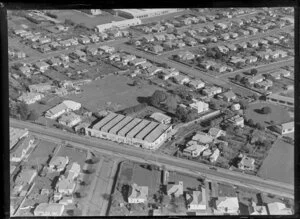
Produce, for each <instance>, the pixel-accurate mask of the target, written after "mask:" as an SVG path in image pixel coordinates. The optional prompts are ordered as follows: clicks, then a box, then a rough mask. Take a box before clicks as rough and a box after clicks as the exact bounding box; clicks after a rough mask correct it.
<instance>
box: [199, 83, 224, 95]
mask: <svg viewBox="0 0 300 219" xmlns="http://www.w3.org/2000/svg"><path fill="white" fill-rule="evenodd" d="M202 93H203V94H204V95H206V96H208V97H212V96H214V95H216V94H220V93H222V88H221V87H216V86H211V87H205V88H204V89H203V90H202Z"/></svg>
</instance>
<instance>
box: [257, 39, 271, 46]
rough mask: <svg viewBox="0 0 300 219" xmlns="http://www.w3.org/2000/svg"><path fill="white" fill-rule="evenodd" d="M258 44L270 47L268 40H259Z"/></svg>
mask: <svg viewBox="0 0 300 219" xmlns="http://www.w3.org/2000/svg"><path fill="white" fill-rule="evenodd" d="M258 44H259V45H260V46H263V45H264V46H268V45H269V42H268V40H265V39H259V40H258Z"/></svg>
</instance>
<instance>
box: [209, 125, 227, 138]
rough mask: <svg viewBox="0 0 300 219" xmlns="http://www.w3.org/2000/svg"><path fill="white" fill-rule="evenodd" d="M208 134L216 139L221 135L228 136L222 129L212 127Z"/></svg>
mask: <svg viewBox="0 0 300 219" xmlns="http://www.w3.org/2000/svg"><path fill="white" fill-rule="evenodd" d="M208 134H209V135H210V136H211V137H213V138H214V139H216V138H218V137H220V136H226V132H225V131H224V130H222V129H219V128H216V127H212V128H210V129H209V131H208Z"/></svg>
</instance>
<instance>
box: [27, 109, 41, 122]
mask: <svg viewBox="0 0 300 219" xmlns="http://www.w3.org/2000/svg"><path fill="white" fill-rule="evenodd" d="M38 118H39V114H38V113H37V112H36V110H31V111H30V114H29V116H28V118H27V119H28V120H30V121H35V120H37V119H38Z"/></svg>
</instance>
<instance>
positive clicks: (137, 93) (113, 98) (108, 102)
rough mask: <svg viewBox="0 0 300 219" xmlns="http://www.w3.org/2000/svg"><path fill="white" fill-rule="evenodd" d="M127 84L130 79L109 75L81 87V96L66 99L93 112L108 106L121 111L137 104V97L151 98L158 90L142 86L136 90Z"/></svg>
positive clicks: (155, 87) (152, 86) (72, 95)
mask: <svg viewBox="0 0 300 219" xmlns="http://www.w3.org/2000/svg"><path fill="white" fill-rule="evenodd" d="M127 83H131V79H129V78H126V77H124V76H117V75H110V76H107V77H105V78H103V79H100V80H95V81H93V82H91V83H90V84H87V85H84V86H82V89H83V92H82V93H81V94H78V95H75V94H71V95H68V96H66V99H71V100H73V101H77V102H79V103H81V104H82V105H83V106H85V108H87V109H89V110H91V111H93V112H96V111H98V110H102V109H105V108H106V107H110V106H114V108H115V110H122V109H124V108H127V107H130V106H134V105H137V104H139V102H138V100H137V99H138V97H145V96H151V95H152V94H153V93H154V91H155V90H156V89H158V87H157V86H155V85H148V84H143V86H142V88H138V87H137V86H130V85H128V84H127Z"/></svg>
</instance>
